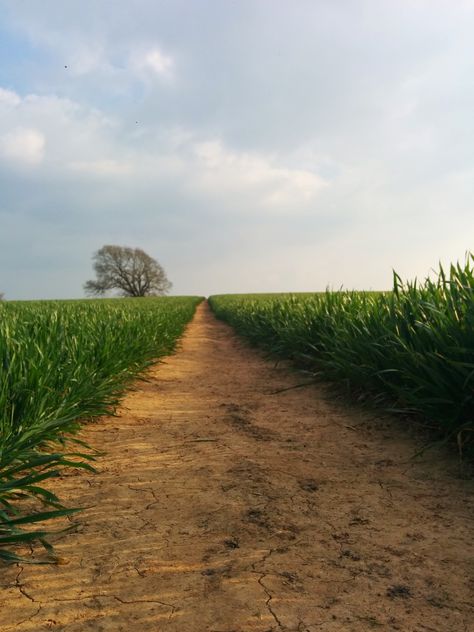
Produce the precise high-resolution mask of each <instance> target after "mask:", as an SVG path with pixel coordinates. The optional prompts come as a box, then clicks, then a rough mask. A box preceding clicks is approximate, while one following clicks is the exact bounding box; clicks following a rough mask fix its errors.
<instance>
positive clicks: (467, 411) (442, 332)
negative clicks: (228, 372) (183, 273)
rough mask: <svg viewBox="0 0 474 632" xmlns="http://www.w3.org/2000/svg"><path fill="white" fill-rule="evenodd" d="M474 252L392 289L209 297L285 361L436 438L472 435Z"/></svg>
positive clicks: (225, 316) (239, 326) (221, 314)
mask: <svg viewBox="0 0 474 632" xmlns="http://www.w3.org/2000/svg"><path fill="white" fill-rule="evenodd" d="M473 261H474V258H473V257H472V256H470V257H469V258H468V260H467V261H466V264H465V265H464V266H461V265H456V266H452V267H451V268H450V271H449V274H445V272H444V270H443V269H442V268H440V269H439V272H438V274H437V276H436V278H435V279H434V280H429V279H428V280H426V281H425V282H424V283H421V284H419V283H417V282H413V283H403V282H402V281H401V279H400V278H399V277H398V276H397V275H394V287H393V291H392V292H380V293H377V292H367V293H365V292H350V291H340V292H329V291H328V292H326V293H323V294H314V295H308V294H292V295H289V294H288V295H265V294H263V295H260V296H259V295H247V296H246V295H217V296H212V297H211V298H210V304H211V306H212V309H213V310H214V312H215V314H216V315H217V316H218V317H219V318H221V319H223V320H226V321H227V322H228V323H230V324H231V325H232V326H233V327H234V328H235V329H236V330H237V331H238V332H239V333H241V334H243V335H244V336H246V337H247V338H248V339H249V340H250V341H252V343H255V344H258V345H260V346H262V347H264V348H266V349H268V350H270V351H271V352H272V353H274V354H277V355H281V356H283V357H287V358H291V359H292V360H294V361H295V362H296V363H297V364H299V365H301V366H303V367H304V368H305V369H306V370H307V371H309V372H310V373H312V374H313V375H315V376H316V375H318V376H320V377H324V378H328V379H330V380H332V381H334V382H336V383H338V384H344V385H345V386H346V387H347V388H348V389H349V390H350V391H351V392H352V393H356V394H357V395H358V396H359V397H364V396H369V397H370V398H371V399H372V401H374V402H375V403H376V404H379V405H382V406H384V407H385V408H386V409H389V410H391V411H396V412H401V413H404V414H411V415H413V414H414V415H416V416H417V417H418V418H421V417H422V418H424V419H425V420H426V421H427V422H429V423H430V424H431V425H432V426H433V427H434V428H433V429H434V430H435V432H436V433H437V436H439V437H443V438H444V439H447V440H448V439H450V438H457V440H458V445H459V446H460V448H462V446H463V443H464V442H465V441H466V440H469V437H472V432H473V431H474V268H473Z"/></svg>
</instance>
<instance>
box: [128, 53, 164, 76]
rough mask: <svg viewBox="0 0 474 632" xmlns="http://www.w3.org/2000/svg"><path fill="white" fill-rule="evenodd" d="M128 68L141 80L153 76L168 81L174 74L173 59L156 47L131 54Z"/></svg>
mask: <svg viewBox="0 0 474 632" xmlns="http://www.w3.org/2000/svg"><path fill="white" fill-rule="evenodd" d="M130 67H131V69H132V70H133V71H134V72H135V73H136V74H138V75H139V76H140V78H141V79H143V80H147V79H149V78H150V77H153V76H159V77H161V78H164V79H170V78H171V77H173V74H174V60H173V58H172V57H171V56H170V55H168V54H166V53H164V52H163V51H162V50H161V49H160V48H158V47H157V46H154V47H153V48H150V49H148V50H141V51H137V52H135V53H134V54H132V56H131V59H130Z"/></svg>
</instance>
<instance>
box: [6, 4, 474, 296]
mask: <svg viewBox="0 0 474 632" xmlns="http://www.w3.org/2000/svg"><path fill="white" fill-rule="evenodd" d="M473 33H474V0H456V2H455V3H452V2H448V1H443V2H441V1H438V0H397V2H393V0H295V1H294V2H289V1H288V0H172V1H171V0H133V2H132V1H129V0H100V1H98V0H81V2H77V1H72V0H41V2H39V1H38V0H0V291H2V292H4V293H5V296H6V298H8V299H36V298H79V297H81V296H83V295H84V292H83V287H82V286H83V284H84V282H85V281H86V280H88V279H90V278H93V270H92V255H93V253H94V252H95V251H97V250H98V249H99V248H100V247H101V246H103V245H104V244H117V245H123V246H130V247H139V248H142V249H143V250H145V251H146V252H147V253H148V254H149V255H151V256H152V257H154V258H156V259H157V260H158V261H159V262H160V263H161V265H162V266H163V267H164V268H165V270H166V272H167V274H168V277H169V279H170V281H172V283H173V294H198V295H210V294H216V293H231V292H279V291H281V292H284V291H319V290H324V289H325V288H326V287H330V288H334V289H338V288H340V287H344V288H350V289H373V290H378V289H380V290H381V289H388V288H390V287H391V282H392V270H393V269H395V270H396V271H397V272H398V273H399V274H400V275H401V276H402V277H403V278H405V279H413V278H414V277H418V278H424V277H426V276H427V275H428V274H430V270H432V269H433V268H436V267H437V266H438V262H439V261H441V262H443V263H445V264H446V263H449V262H455V261H457V260H461V261H462V260H464V257H465V253H466V252H467V251H469V250H471V249H473V250H474V247H473V238H474V206H473V202H474V37H473V36H472V34H473Z"/></svg>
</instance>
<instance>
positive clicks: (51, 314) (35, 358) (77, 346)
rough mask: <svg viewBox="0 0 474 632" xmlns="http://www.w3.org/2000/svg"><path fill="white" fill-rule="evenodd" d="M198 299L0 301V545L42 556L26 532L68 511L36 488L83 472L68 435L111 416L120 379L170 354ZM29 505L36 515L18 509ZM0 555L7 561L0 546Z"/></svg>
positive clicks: (79, 449)
mask: <svg viewBox="0 0 474 632" xmlns="http://www.w3.org/2000/svg"><path fill="white" fill-rule="evenodd" d="M200 300H202V299H200V298H198V297H172V298H161V297H160V298H146V299H111V300H85V301H37V302H35V301H31V302H5V303H0V363H1V372H0V545H8V544H11V543H18V542H28V541H31V540H41V541H42V542H43V544H44V546H45V547H46V548H47V549H48V550H49V545H48V543H47V541H46V540H45V538H46V536H47V533H46V531H45V530H44V529H43V528H41V529H37V528H36V527H32V526H31V525H36V524H37V523H44V521H45V520H48V519H50V518H55V517H58V516H61V515H66V514H68V513H71V512H72V511H74V510H73V509H66V508H64V507H63V506H62V505H61V503H60V500H59V499H58V498H57V497H56V496H55V495H54V494H53V493H52V492H51V491H48V490H47V489H46V488H45V487H43V481H45V480H47V479H49V478H51V477H53V476H57V475H58V472H59V470H60V469H61V468H63V467H68V466H74V467H82V468H91V467H92V466H91V460H92V457H91V453H90V451H87V450H86V448H85V446H84V445H83V444H81V443H80V442H78V441H77V439H75V438H74V434H75V433H76V431H77V430H78V428H79V424H80V421H81V420H84V419H88V418H91V417H93V416H96V415H101V414H104V413H107V412H111V411H113V408H114V406H115V405H116V404H117V402H118V399H119V397H120V395H121V393H122V392H123V390H124V389H125V387H126V386H127V384H128V383H129V382H130V380H131V379H132V378H134V377H136V376H137V375H139V374H140V373H141V372H142V371H143V370H144V369H145V368H146V367H147V366H148V365H149V364H150V363H151V362H152V361H154V360H156V359H157V358H159V357H160V356H163V355H164V354H167V353H170V352H171V351H172V350H173V348H174V346H175V344H176V341H177V339H178V337H179V336H180V335H181V334H182V332H183V330H184V327H185V325H186V324H187V323H188V322H189V320H190V319H191V318H192V316H193V314H194V311H195V308H196V306H197V304H198V303H199V302H200ZM32 499H39V500H41V502H42V503H43V505H46V507H45V510H42V511H40V512H38V511H36V512H34V511H31V510H21V511H20V509H18V507H19V506H22V507H24V506H25V501H26V506H27V507H29V506H30V505H31V503H29V501H30V500H32ZM43 509H44V508H43ZM25 525H26V528H25ZM0 558H3V559H6V560H8V559H15V554H14V553H12V552H10V551H8V547H7V548H4V547H2V548H1V549H0Z"/></svg>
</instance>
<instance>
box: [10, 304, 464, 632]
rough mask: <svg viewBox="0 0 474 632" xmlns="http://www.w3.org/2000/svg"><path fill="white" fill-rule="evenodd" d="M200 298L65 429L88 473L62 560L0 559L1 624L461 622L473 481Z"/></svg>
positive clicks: (308, 628) (197, 627)
mask: <svg viewBox="0 0 474 632" xmlns="http://www.w3.org/2000/svg"><path fill="white" fill-rule="evenodd" d="M301 381H302V378H301V375H298V373H297V372H295V371H292V370H291V368H290V367H288V366H285V365H282V364H280V365H278V366H275V364H274V362H273V361H271V360H269V359H267V358H265V357H264V355H263V354H262V353H261V352H259V351H256V350H254V349H251V348H249V347H248V345H247V344H246V343H245V342H243V341H242V340H240V339H239V338H237V337H236V336H235V335H234V334H233V332H232V331H231V329H230V328H229V327H228V326H227V325H225V324H223V323H221V322H218V321H216V320H215V318H214V317H213V315H212V314H211V312H210V310H209V307H208V306H207V304H206V303H203V304H202V305H201V306H200V307H199V308H198V311H197V313H196V316H195V318H194V320H193V322H192V323H191V324H190V325H189V326H188V328H187V331H186V333H185V335H184V337H183V339H182V342H181V344H180V347H179V349H178V351H177V352H176V353H175V354H174V355H173V356H171V357H169V358H167V359H166V360H165V361H164V362H162V363H159V364H157V365H156V366H155V367H154V368H153V369H152V370H151V371H150V372H149V374H148V380H147V381H145V382H143V381H140V382H138V383H137V384H136V385H135V387H134V390H133V391H131V392H129V393H128V394H127V395H126V397H125V398H124V400H123V403H122V406H121V407H120V409H119V410H118V411H117V416H111V417H105V418H101V419H99V420H96V421H95V422H93V423H89V424H87V425H86V426H85V427H84V430H83V431H82V437H83V438H84V439H85V440H86V441H87V442H89V443H90V444H92V445H93V446H94V447H95V448H97V449H99V450H104V451H105V452H106V454H105V456H103V457H101V458H100V460H99V461H98V470H99V471H98V473H97V474H95V475H94V474H90V473H87V472H86V473H84V472H79V471H71V472H68V473H66V474H64V475H63V476H62V478H61V479H60V480H58V481H55V488H56V490H57V491H58V492H59V493H60V495H61V496H62V497H63V498H65V499H67V500H68V502H69V503H70V504H73V505H76V506H78V505H80V506H84V507H88V509H86V510H85V511H84V512H82V513H81V514H78V515H76V516H75V517H74V519H73V522H74V523H76V525H77V529H76V530H75V531H74V532H70V533H68V534H67V535H64V536H62V537H61V538H59V539H58V540H57V541H56V543H55V544H56V548H57V552H58V553H59V555H60V556H61V560H62V563H61V564H60V565H47V566H39V565H31V564H28V565H27V564H25V565H20V566H16V565H15V566H4V567H3V568H2V572H1V580H0V581H1V590H0V602H1V603H0V605H1V607H0V630H1V631H2V632H10V631H13V630H16V631H18V632H41V631H46V630H53V631H56V632H60V631H61V632H62V631H65V632H66V631H67V632H112V631H113V632H118V631H124V632H128V631H132V630H133V631H134V632H135V631H137V632H148V631H150V632H157V631H161V630H163V631H167V632H247V631H249V632H250V631H258V632H277V631H286V632H291V631H294V632H297V631H298V632H316V631H322V632H339V631H347V632H364V631H366V630H402V631H403V632H425V631H437V632H469V631H472V630H474V608H473V605H472V601H473V600H472V596H473V588H474V579H473V578H474V563H473V556H472V553H473V544H472V517H473V495H472V492H473V488H474V485H473V482H472V481H469V480H463V479H462V478H461V477H460V476H459V470H458V466H457V462H456V461H455V460H454V459H452V460H450V457H449V456H447V455H446V454H443V453H441V452H440V451H434V450H432V451H429V452H427V453H425V454H424V455H423V456H422V457H421V458H416V459H413V458H411V456H412V455H413V454H414V453H415V452H416V450H417V448H419V440H417V438H416V437H413V436H410V435H409V434H408V432H407V431H406V430H404V429H403V428H402V427H401V422H400V421H394V420H391V419H389V418H387V417H385V416H379V415H375V414H374V413H367V412H363V411H360V410H358V409H354V408H350V407H348V406H347V405H345V404H341V403H337V402H334V400H333V399H332V398H331V397H330V396H329V395H328V393H327V391H326V390H325V389H324V388H323V387H320V386H310V387H306V388H292V387H294V386H296V385H298V384H299V383H301Z"/></svg>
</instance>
